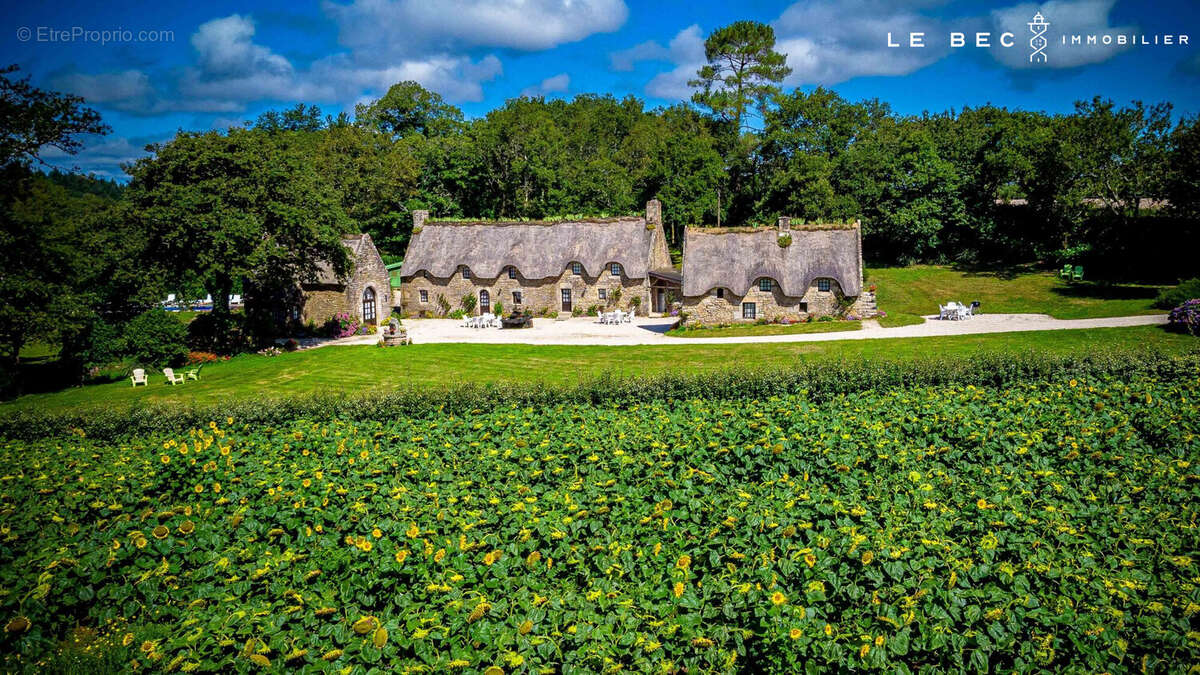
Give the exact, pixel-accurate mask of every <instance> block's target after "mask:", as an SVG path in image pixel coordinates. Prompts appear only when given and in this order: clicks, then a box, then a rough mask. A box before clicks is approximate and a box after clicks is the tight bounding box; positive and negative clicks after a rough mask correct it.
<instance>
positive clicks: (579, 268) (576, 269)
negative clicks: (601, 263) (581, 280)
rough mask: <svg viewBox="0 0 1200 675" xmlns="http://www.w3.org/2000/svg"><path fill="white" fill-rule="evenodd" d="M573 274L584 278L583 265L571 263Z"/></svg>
mask: <svg viewBox="0 0 1200 675" xmlns="http://www.w3.org/2000/svg"><path fill="white" fill-rule="evenodd" d="M571 274H574V275H575V276H577V277H578V276H583V265H581V264H579V263H577V262H573V263H571Z"/></svg>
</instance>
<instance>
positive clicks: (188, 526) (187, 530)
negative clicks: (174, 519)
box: [179, 520, 196, 534]
mask: <svg viewBox="0 0 1200 675" xmlns="http://www.w3.org/2000/svg"><path fill="white" fill-rule="evenodd" d="M195 531H196V524H195V523H193V522H192V521H190V520H185V521H183V524H181V525H180V526H179V534H191V533H193V532H195Z"/></svg>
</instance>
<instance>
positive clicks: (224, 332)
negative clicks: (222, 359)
mask: <svg viewBox="0 0 1200 675" xmlns="http://www.w3.org/2000/svg"><path fill="white" fill-rule="evenodd" d="M173 318H174V319H175V323H179V318H178V317H173ZM245 324H246V317H245V315H243V314H230V315H228V317H227V318H225V320H222V319H221V317H219V316H218V315H215V314H213V313H212V312H204V313H202V314H199V315H198V316H196V318H194V319H192V321H191V323H189V324H188V325H187V346H188V348H189V349H191V350H193V351H198V352H212V353H214V354H220V355H222V356H224V355H228V354H240V353H242V352H247V351H250V350H251V349H252V348H253V347H254V343H255V342H256V340H254V339H253V337H252V336H251V335H250V333H249V332H248V331H247V330H246V325H245ZM180 325H183V324H180Z"/></svg>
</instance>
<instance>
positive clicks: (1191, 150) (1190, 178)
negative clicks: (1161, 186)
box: [1165, 115, 1200, 218]
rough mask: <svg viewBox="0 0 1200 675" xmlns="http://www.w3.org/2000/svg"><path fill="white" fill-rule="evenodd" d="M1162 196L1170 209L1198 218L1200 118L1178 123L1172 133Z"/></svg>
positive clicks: (1199, 210)
mask: <svg viewBox="0 0 1200 675" xmlns="http://www.w3.org/2000/svg"><path fill="white" fill-rule="evenodd" d="M1168 171H1169V173H1168V176H1167V180H1166V187H1165V192H1166V196H1167V198H1168V199H1169V200H1170V201H1171V207H1172V209H1173V210H1174V211H1175V212H1176V213H1178V214H1179V215H1181V216H1183V217H1186V218H1200V116H1195V115H1193V116H1191V117H1188V118H1185V119H1183V120H1180V122H1179V124H1178V125H1177V126H1176V127H1175V130H1174V131H1173V132H1172V133H1171V151H1170V156H1169V164H1168Z"/></svg>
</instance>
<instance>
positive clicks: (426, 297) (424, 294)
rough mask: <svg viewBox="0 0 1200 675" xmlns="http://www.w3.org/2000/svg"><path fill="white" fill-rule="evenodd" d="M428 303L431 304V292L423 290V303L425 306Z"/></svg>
mask: <svg viewBox="0 0 1200 675" xmlns="http://www.w3.org/2000/svg"><path fill="white" fill-rule="evenodd" d="M426 302H429V291H427V290H425V289H424V288H422V289H421V303H422V304H424V303H426Z"/></svg>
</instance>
